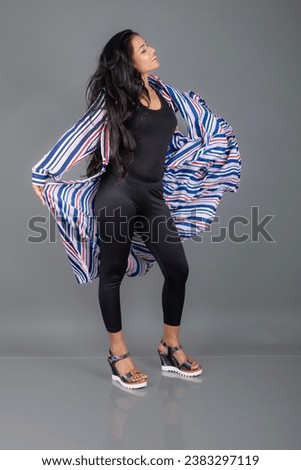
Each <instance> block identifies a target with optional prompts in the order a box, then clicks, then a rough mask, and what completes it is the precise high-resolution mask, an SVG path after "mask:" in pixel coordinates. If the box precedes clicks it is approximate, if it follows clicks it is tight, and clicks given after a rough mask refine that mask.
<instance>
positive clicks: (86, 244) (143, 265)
mask: <svg viewBox="0 0 301 470" xmlns="http://www.w3.org/2000/svg"><path fill="white" fill-rule="evenodd" d="M148 80H149V84H150V85H151V86H152V87H153V88H155V89H156V90H157V91H158V92H159V93H161V95H162V97H163V98H164V99H165V100H166V101H167V103H168V104H169V105H170V106H171V107H172V109H173V110H174V111H175V112H176V111H179V112H180V113H181V115H182V116H183V118H184V119H185V121H186V123H187V136H186V135H184V134H182V133H181V132H180V130H179V128H178V127H177V128H176V130H175V131H174V134H173V136H172V138H171V140H170V142H169V145H168V148H167V151H166V159H165V171H164V176H163V188H164V198H165V201H166V203H167V205H168V207H169V208H170V211H171V215H172V218H173V219H174V222H175V225H176V227H177V230H178V232H179V235H180V237H181V239H182V240H185V239H188V238H191V237H193V236H194V235H197V234H198V233H199V232H201V231H203V230H206V229H208V227H209V225H210V224H211V222H212V221H213V219H214V217H215V213H216V210H217V207H218V204H219V202H220V200H221V198H222V195H223V193H224V192H225V191H230V192H236V191H237V189H238V187H239V183H240V175H241V158H240V152H239V148H238V144H237V141H236V138H235V134H234V131H233V128H232V127H231V126H230V125H229V124H228V123H227V122H226V121H225V120H224V119H223V118H222V117H221V116H218V115H216V114H214V113H213V112H212V111H211V110H210V109H209V107H208V106H207V104H206V102H205V101H204V99H203V98H202V97H201V96H199V95H198V94H196V93H194V92H193V91H191V90H189V91H186V92H180V91H179V90H177V89H175V88H174V87H172V86H171V85H168V84H167V83H165V82H163V80H161V79H160V78H158V77H157V76H155V75H152V74H149V75H148ZM99 146H100V149H101V154H102V162H103V165H102V169H101V171H99V172H98V173H97V174H96V175H94V176H92V177H89V178H85V179H80V180H65V181H58V180H60V179H61V176H62V174H63V173H64V172H66V171H68V170H69V169H70V168H72V167H73V166H74V165H76V164H77V163H79V162H80V161H81V160H82V159H83V158H85V157H86V156H88V155H89V154H91V153H92V152H93V151H94V150H96V149H97V148H98V147H99ZM109 158H110V142H109V130H108V126H107V118H106V110H105V107H104V94H103V93H102V94H100V95H99V97H98V98H97V100H96V101H95V102H94V103H93V105H92V106H91V107H90V108H89V109H88V110H87V111H86V113H85V114H84V115H83V116H82V117H81V118H80V119H79V121H78V122H77V123H76V124H74V125H73V126H72V127H71V128H70V129H69V130H68V131H67V132H65V134H63V136H62V137H61V138H60V139H59V140H58V142H57V143H56V144H55V146H54V147H53V148H52V149H51V150H50V151H49V152H48V153H47V154H46V155H44V156H43V157H42V158H41V160H40V161H39V162H38V163H37V164H36V165H35V166H34V167H33V168H32V183H34V184H40V185H43V186H44V191H43V195H44V198H45V201H46V203H47V206H48V207H49V210H50V213H51V214H52V216H53V217H54V219H55V221H56V225H57V227H58V230H59V233H60V235H61V238H62V242H63V244H64V247H65V249H66V252H67V255H68V258H69V261H70V263H71V266H72V269H73V272H74V275H75V277H76V280H77V282H78V283H79V284H83V283H87V282H92V280H93V279H95V278H96V277H98V275H99V273H100V270H101V260H100V257H99V246H100V243H101V242H100V239H99V237H98V233H97V223H96V218H95V214H94V208H93V198H94V196H95V194H96V192H97V189H98V184H99V182H100V179H101V175H102V174H103V173H104V172H105V171H106V167H107V165H108V162H109ZM49 178H50V179H52V180H55V181H47V182H46V180H47V179H49ZM155 261H156V260H155V258H154V257H153V255H152V254H151V253H150V252H149V250H148V248H147V247H146V246H145V244H144V242H143V241H142V239H141V237H140V236H139V235H138V234H136V233H135V234H134V237H133V239H132V243H131V249H130V253H129V257H128V266H127V272H126V273H127V275H128V276H131V277H134V276H141V275H144V274H145V273H147V272H148V271H149V269H150V268H151V267H152V265H153V264H154V262H155Z"/></svg>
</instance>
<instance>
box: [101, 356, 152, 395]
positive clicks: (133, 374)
mask: <svg viewBox="0 0 301 470" xmlns="http://www.w3.org/2000/svg"><path fill="white" fill-rule="evenodd" d="M129 356H130V353H129V352H127V353H126V354H122V356H117V355H116V354H112V351H111V350H110V349H109V355H108V361H109V364H110V366H111V369H112V380H116V381H117V382H119V383H120V384H121V385H122V386H123V387H125V388H142V387H145V386H146V385H147V380H146V379H143V378H142V377H141V378H140V379H139V378H138V377H139V375H141V371H140V370H139V369H138V368H137V367H134V368H133V369H132V370H130V371H129V372H128V373H127V374H124V375H120V374H119V372H118V370H117V369H116V366H115V363H116V362H117V361H120V360H121V359H125V358H126V357H129ZM145 375H146V374H145Z"/></svg>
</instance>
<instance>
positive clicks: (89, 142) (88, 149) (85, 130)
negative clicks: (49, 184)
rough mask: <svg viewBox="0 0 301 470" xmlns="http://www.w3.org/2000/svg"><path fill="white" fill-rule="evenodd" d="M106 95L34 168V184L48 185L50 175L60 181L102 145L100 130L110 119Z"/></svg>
mask: <svg viewBox="0 0 301 470" xmlns="http://www.w3.org/2000/svg"><path fill="white" fill-rule="evenodd" d="M104 101H105V96H104V93H100V94H99V95H98V97H97V98H96V100H95V101H94V103H93V104H92V105H91V106H90V107H89V109H88V110H87V111H86V112H85V114H84V115H83V116H82V117H81V118H80V119H79V120H78V121H77V122H76V123H75V124H74V125H73V126H72V127H71V128H70V129H69V130H67V131H66V132H65V133H64V134H63V135H62V136H61V137H60V139H59V140H58V141H57V143H56V144H55V145H54V147H53V148H52V149H51V150H49V152H48V153H46V154H45V155H44V156H43V157H42V158H41V159H40V160H39V161H38V162H37V163H36V164H35V165H34V166H33V167H32V184H38V185H42V186H43V185H44V184H45V181H46V180H47V179H48V178H51V179H52V180H59V179H60V178H61V176H62V174H63V173H65V172H66V171H68V170H70V168H72V167H73V166H74V165H76V164H77V163H79V162H80V161H81V160H82V159H83V158H85V157H86V156H88V155H89V154H91V153H93V152H94V151H95V150H96V149H97V148H98V147H99V145H100V132H101V130H102V128H103V125H104V124H105V121H106V118H105V117H106V110H105V108H104Z"/></svg>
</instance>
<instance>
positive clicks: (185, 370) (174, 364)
mask: <svg viewBox="0 0 301 470" xmlns="http://www.w3.org/2000/svg"><path fill="white" fill-rule="evenodd" d="M160 343H161V344H163V346H164V347H165V348H167V353H164V352H162V351H160V349H157V351H158V354H159V357H160V360H161V370H163V371H165V372H177V373H178V374H180V375H185V376H193V377H195V376H196V375H200V374H201V373H202V372H203V368H202V366H201V365H200V364H199V367H200V369H196V370H194V369H192V364H194V363H196V361H195V360H193V359H192V358H191V357H189V356H187V358H186V360H185V361H184V362H182V364H180V363H179V361H177V359H176V358H175V357H174V355H173V353H174V352H175V351H178V350H179V349H183V348H182V346H181V344H179V345H178V346H174V347H172V346H169V344H167V343H165V342H164V341H163V339H161V341H160Z"/></svg>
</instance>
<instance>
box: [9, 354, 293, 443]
mask: <svg viewBox="0 0 301 470" xmlns="http://www.w3.org/2000/svg"><path fill="white" fill-rule="evenodd" d="M196 359H197V360H199V362H200V363H201V364H202V365H203V368H204V372H203V374H202V375H201V376H200V377H196V378H194V379H193V378H191V379H190V378H189V379H188V380H185V379H181V378H180V377H179V376H178V375H176V376H175V375H169V376H164V375H162V374H163V373H161V370H160V368H159V364H158V357H155V356H152V357H140V358H139V357H137V358H135V360H136V362H137V364H139V367H140V368H141V369H143V370H144V371H145V372H146V373H147V374H148V376H149V384H148V386H147V387H146V388H145V389H140V391H137V390H136V391H134V392H127V391H125V390H123V389H122V390H120V388H119V387H118V386H116V385H113V384H112V381H111V373H110V369H109V365H108V363H107V360H106V357H53V358H51V357H47V358H46V357H45V358H41V357H23V358H22V357H2V358H0V368H1V369H0V371H1V387H0V390H1V391H0V394H1V395H0V399H1V415H0V417H1V430H0V433H1V436H0V438H1V445H0V447H1V449H129V450H131V449H147V450H149V449H204V450H206V449H300V443H301V437H300V434H301V431H300V389H301V380H300V379H301V375H300V366H301V358H300V357H299V356H263V357H262V356H239V357H237V356H236V357H235V356H205V357H196Z"/></svg>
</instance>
